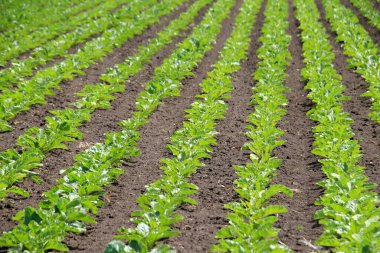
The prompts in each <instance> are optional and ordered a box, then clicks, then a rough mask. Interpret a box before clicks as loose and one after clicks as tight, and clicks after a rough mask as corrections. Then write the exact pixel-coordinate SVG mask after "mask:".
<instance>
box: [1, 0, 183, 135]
mask: <svg viewBox="0 0 380 253" xmlns="http://www.w3.org/2000/svg"><path fill="white" fill-rule="evenodd" d="M184 1H185V0H176V1H168V0H164V1H162V2H160V3H157V4H154V5H153V6H152V7H150V8H149V9H147V10H146V11H144V12H142V13H140V10H141V3H140V4H136V5H132V7H130V9H129V11H130V15H131V16H133V17H134V18H131V19H127V20H124V22H119V24H118V26H116V27H114V28H112V29H109V30H107V31H106V32H104V33H103V34H102V36H100V37H98V38H96V39H94V40H91V41H89V42H87V43H86V44H85V45H84V46H83V47H82V48H81V50H79V51H78V52H77V53H75V54H71V55H68V56H67V57H66V59H65V60H64V61H62V62H60V63H59V64H56V65H54V66H53V67H50V68H46V69H43V70H41V71H39V72H38V73H37V74H35V76H34V77H33V78H32V79H30V80H27V81H23V82H21V83H19V85H18V89H15V90H6V91H4V92H3V94H1V95H0V132H4V131H10V130H12V127H11V126H10V125H9V124H8V120H10V119H12V118H14V117H15V116H16V115H17V114H18V113H20V112H22V111H26V110H28V109H29V108H30V106H32V105H35V104H44V103H46V101H45V96H47V95H53V94H54V92H53V91H52V90H53V89H58V88H60V86H59V83H60V82H61V81H62V80H64V79H72V78H73V77H74V76H76V75H78V74H84V72H83V71H82V69H84V68H86V67H89V66H90V65H91V64H93V63H94V62H95V61H99V60H101V59H102V58H103V57H104V56H105V55H106V54H107V53H110V52H112V51H113V50H114V48H117V47H120V46H121V45H122V44H123V43H125V42H126V41H127V40H129V39H131V38H133V37H134V36H136V35H138V34H141V33H142V32H143V31H144V30H145V28H147V27H148V25H150V24H153V23H156V22H159V21H160V17H162V16H164V15H167V14H169V13H170V12H171V11H172V10H173V9H174V8H175V7H176V6H177V5H178V4H179V3H182V2H184ZM145 3H146V4H148V5H149V4H153V3H156V1H155V0H146V2H145Z"/></svg>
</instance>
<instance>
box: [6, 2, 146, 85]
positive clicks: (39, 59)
mask: <svg viewBox="0 0 380 253" xmlns="http://www.w3.org/2000/svg"><path fill="white" fill-rule="evenodd" d="M131 2H132V1H131ZM134 2H136V1H134ZM122 3H125V0H114V1H110V2H106V3H105V4H104V6H102V14H103V16H102V17H99V18H97V19H93V17H92V16H89V17H88V18H87V19H86V21H87V22H86V23H84V24H83V25H81V26H79V27H77V28H76V29H74V30H73V31H71V32H69V33H67V34H63V35H60V36H59V37H58V38H56V39H54V40H50V41H48V42H47V43H45V44H43V45H42V46H39V47H37V48H35V49H34V50H33V51H32V52H31V53H30V56H29V57H28V58H26V59H13V60H12V61H11V66H10V67H9V68H6V69H4V70H1V71H0V90H4V89H7V88H11V87H12V86H13V85H14V84H16V83H18V82H22V81H23V78H24V77H26V76H32V75H33V72H34V70H35V69H36V68H37V67H38V66H41V65H43V64H45V63H47V62H48V61H50V60H53V59H54V58H55V57H56V56H62V57H64V56H66V55H68V53H67V51H66V50H67V49H70V48H71V47H73V46H75V45H78V44H79V43H81V42H84V41H85V40H86V39H88V38H89V37H90V36H92V35H96V34H98V33H101V32H104V31H105V30H107V29H108V28H110V27H113V26H115V25H116V24H117V23H118V22H119V21H120V20H125V19H127V18H132V17H133V16H130V7H129V8H126V6H123V7H122V8H120V10H119V11H117V12H115V13H111V12H109V11H110V10H112V9H114V8H116V7H117V6H118V5H120V4H122ZM133 4H135V5H136V3H133V2H132V3H129V4H128V5H129V6H131V5H133ZM140 7H141V8H144V7H146V5H144V4H141V1H140ZM95 13H97V12H95Z"/></svg>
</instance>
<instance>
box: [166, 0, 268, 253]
mask: <svg viewBox="0 0 380 253" xmlns="http://www.w3.org/2000/svg"><path fill="white" fill-rule="evenodd" d="M265 2H266V1H265ZM264 6H265V3H264V4H263V5H262V8H261V10H260V13H259V15H258V17H257V23H256V25H255V27H254V28H253V30H252V35H251V45H250V48H249V51H248V59H247V60H244V61H242V68H241V70H240V71H238V72H237V73H235V74H234V75H233V77H234V78H233V86H234V90H233V92H232V93H231V98H230V99H229V100H228V111H227V114H226V117H225V118H224V119H223V120H221V121H220V122H219V123H218V125H217V131H218V133H219V134H218V135H217V138H216V139H217V143H218V145H217V146H216V147H214V151H213V152H212V154H211V157H212V158H211V159H207V160H205V161H204V164H205V166H204V167H202V168H200V169H199V170H198V171H197V172H196V173H195V174H194V175H193V176H192V178H191V179H190V182H191V183H193V184H195V185H197V186H198V187H199V193H198V194H197V195H195V196H194V198H195V200H196V201H198V203H199V204H198V205H197V206H192V205H185V206H183V207H182V208H181V209H180V211H179V213H180V214H181V215H183V216H184V220H183V221H182V222H181V223H180V224H178V226H176V228H177V229H178V230H180V231H181V234H180V235H179V236H176V237H173V238H171V239H170V240H168V243H169V244H170V245H172V246H174V247H175V248H176V250H177V251H178V252H208V251H209V249H210V247H211V245H213V244H215V243H217V240H216V239H215V233H216V232H217V231H218V230H219V229H220V228H221V227H222V226H226V225H227V224H228V221H227V220H226V215H227V210H226V209H224V205H225V204H227V203H228V202H231V201H236V200H237V195H236V193H235V191H234V190H233V188H234V185H233V181H234V180H235V179H236V174H235V171H234V169H233V168H232V166H233V165H236V164H244V163H246V162H247V161H248V160H249V156H248V155H249V152H248V151H242V150H241V147H242V146H243V144H244V143H245V142H247V141H248V138H247V137H246V136H245V135H244V133H245V132H246V128H245V126H246V125H247V123H246V121H245V120H246V118H247V116H248V114H249V113H250V112H251V109H252V108H251V107H250V106H249V104H248V103H249V102H250V97H251V95H252V91H251V89H252V87H253V85H254V83H253V79H252V73H253V71H254V69H255V67H256V63H257V57H256V50H257V49H258V47H259V46H260V44H259V42H258V38H259V37H260V29H261V27H262V24H263V20H264V15H263V10H264ZM194 242H196V243H194Z"/></svg>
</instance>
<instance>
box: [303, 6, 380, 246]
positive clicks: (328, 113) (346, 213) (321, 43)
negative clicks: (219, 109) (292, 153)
mask: <svg viewBox="0 0 380 253" xmlns="http://www.w3.org/2000/svg"><path fill="white" fill-rule="evenodd" d="M324 4H325V6H326V7H327V8H326V13H330V14H328V15H332V12H335V11H336V12H337V13H338V12H340V11H341V10H342V7H339V6H338V5H337V3H336V1H334V0H333V1H329V2H328V3H327V1H324ZM327 5H329V6H327ZM296 7H297V11H296V17H297V19H298V20H299V21H300V29H301V31H302V32H301V38H302V42H303V45H302V48H303V52H304V53H303V55H304V58H305V60H304V61H305V65H306V66H305V67H304V68H303V69H302V71H301V74H302V77H303V78H304V79H305V80H307V85H306V87H305V88H306V89H308V90H309V91H310V92H309V94H308V97H309V98H310V99H311V100H312V101H313V102H314V103H315V107H314V108H313V109H311V110H310V111H309V112H308V115H309V117H310V118H311V119H312V120H314V121H316V122H317V123H318V125H317V126H315V127H314V128H313V132H314V138H315V141H314V149H313V153H314V154H316V155H318V156H320V157H322V159H320V163H321V165H322V170H323V172H324V173H325V175H326V177H327V178H326V179H325V180H323V181H322V182H320V183H319V185H320V186H322V187H324V188H325V191H324V194H323V196H322V197H320V198H319V199H318V200H317V201H316V202H315V204H316V205H320V206H321V207H322V209H320V210H318V211H317V212H316V213H315V216H314V217H315V219H317V220H319V223H320V224H322V225H323V226H324V229H325V230H324V232H323V234H322V235H321V236H320V238H319V240H318V241H317V244H319V245H322V246H328V247H332V250H333V251H334V252H379V251H380V233H379V228H380V209H379V207H378V206H379V204H380V199H379V197H378V195H377V194H376V193H375V192H373V191H372V190H373V189H374V188H375V187H376V185H375V184H372V183H369V182H368V178H367V177H366V176H365V175H364V168H363V167H361V166H359V165H358V162H359V160H360V158H361V156H362V154H361V151H360V146H359V144H358V142H357V141H356V140H354V139H353V136H354V133H353V131H352V129H351V126H350V124H351V123H352V120H351V119H350V118H349V115H348V114H347V113H345V112H344V111H343V106H342V101H344V100H347V99H349V98H348V97H346V96H344V95H343V91H344V86H343V85H342V83H341V79H342V78H341V76H340V75H339V74H338V73H337V72H336V71H335V69H334V68H333V59H334V54H333V52H332V49H331V46H330V44H329V40H328V35H327V33H326V30H325V28H324V27H323V25H322V24H321V23H320V22H319V19H320V16H319V13H318V9H317V7H316V5H315V3H314V1H312V0H305V1H304V0H302V1H301V0H297V1H296ZM328 8H330V9H329V10H327V9H328ZM335 8H336V9H335ZM333 9H334V10H333ZM340 15H341V14H340ZM345 18H346V17H342V16H340V18H339V21H337V22H339V23H340V25H345V26H346V25H347V24H346V23H345V21H343V20H344V19H345ZM350 23H351V24H354V23H355V22H352V21H351V22H350ZM345 29H346V30H347V31H349V30H350V28H349V25H347V27H346V28H345Z"/></svg>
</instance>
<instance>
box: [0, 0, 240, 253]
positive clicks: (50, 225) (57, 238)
mask: <svg viewBox="0 0 380 253" xmlns="http://www.w3.org/2000/svg"><path fill="white" fill-rule="evenodd" d="M232 2H233V1H232V0H220V1H219V2H217V3H216V4H215V5H214V8H212V9H210V10H209V12H208V13H207V14H206V17H205V19H204V20H203V21H202V22H201V23H200V24H199V25H198V26H197V27H195V28H194V30H193V32H192V34H191V35H190V36H189V37H188V38H187V39H185V40H184V41H183V42H182V43H181V44H179V46H178V47H177V49H176V50H175V51H174V52H173V54H172V55H171V56H170V57H169V58H168V59H165V60H164V63H163V64H162V65H161V66H160V67H158V68H157V69H156V70H155V76H154V77H153V79H152V80H151V81H149V82H148V83H147V87H146V90H145V91H143V92H141V93H140V94H139V96H138V98H137V102H136V109H137V111H136V112H135V113H134V114H133V117H132V118H130V119H128V120H124V121H122V122H121V123H120V125H121V127H122V131H120V132H116V133H108V134H106V140H105V142H104V144H100V143H98V144H96V145H94V146H93V147H91V148H89V149H87V150H86V151H84V152H82V153H81V154H79V155H77V156H76V157H75V161H76V162H75V164H74V166H73V167H71V168H69V169H67V170H66V171H65V172H64V173H65V174H66V175H65V177H64V178H63V179H61V180H59V184H58V185H56V186H55V187H54V188H53V189H52V190H50V191H49V192H46V193H45V194H44V195H45V197H46V198H45V200H44V201H42V202H40V203H39V207H38V208H37V209H35V208H32V207H27V208H26V209H24V210H23V211H21V212H19V213H18V214H17V215H16V217H15V218H14V219H15V220H16V221H18V223H19V224H18V225H17V226H16V227H15V228H14V229H13V230H11V231H9V232H6V233H4V234H3V236H2V237H1V238H0V246H3V247H10V251H12V250H13V251H22V250H27V249H28V250H31V251H33V250H35V251H39V252H41V251H45V250H49V249H56V250H67V246H66V245H64V244H63V243H62V241H63V239H64V238H65V236H66V235H67V233H68V232H76V233H80V232H83V231H85V223H88V222H95V220H94V218H92V217H91V216H89V213H93V214H96V213H97V210H98V207H99V206H101V205H102V204H103V202H102V201H101V200H100V198H101V196H102V195H103V193H104V190H103V187H105V186H107V185H109V184H110V183H111V182H113V181H114V180H115V179H116V178H117V177H118V176H119V175H120V174H122V173H123V171H122V170H121V169H118V168H116V167H117V166H119V165H120V164H121V162H122V160H123V159H125V158H127V157H130V156H136V155H138V154H139V152H138V149H137V141H138V140H139V129H140V128H141V127H142V126H143V125H145V124H147V123H148V118H149V116H150V114H151V113H152V112H153V111H154V110H155V108H157V106H159V105H160V104H161V101H162V100H163V99H164V98H166V97H170V96H178V95H179V88H180V87H181V86H182V84H181V83H180V80H182V79H183V78H185V77H188V76H191V75H192V73H191V71H190V70H191V69H192V68H194V67H195V66H196V65H197V63H198V62H199V61H200V60H201V59H202V58H203V56H204V54H205V53H206V52H207V51H209V50H210V49H211V48H212V45H213V44H214V43H215V39H216V36H217V34H218V33H219V31H220V28H221V24H220V23H221V21H222V20H223V19H224V18H225V17H226V16H227V15H228V12H227V11H225V9H226V7H227V8H230V7H231V5H232ZM215 9H218V10H219V12H216V11H215ZM221 9H223V10H224V11H220V10H221ZM216 14H218V15H216ZM205 36H206V38H205Z"/></svg>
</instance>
